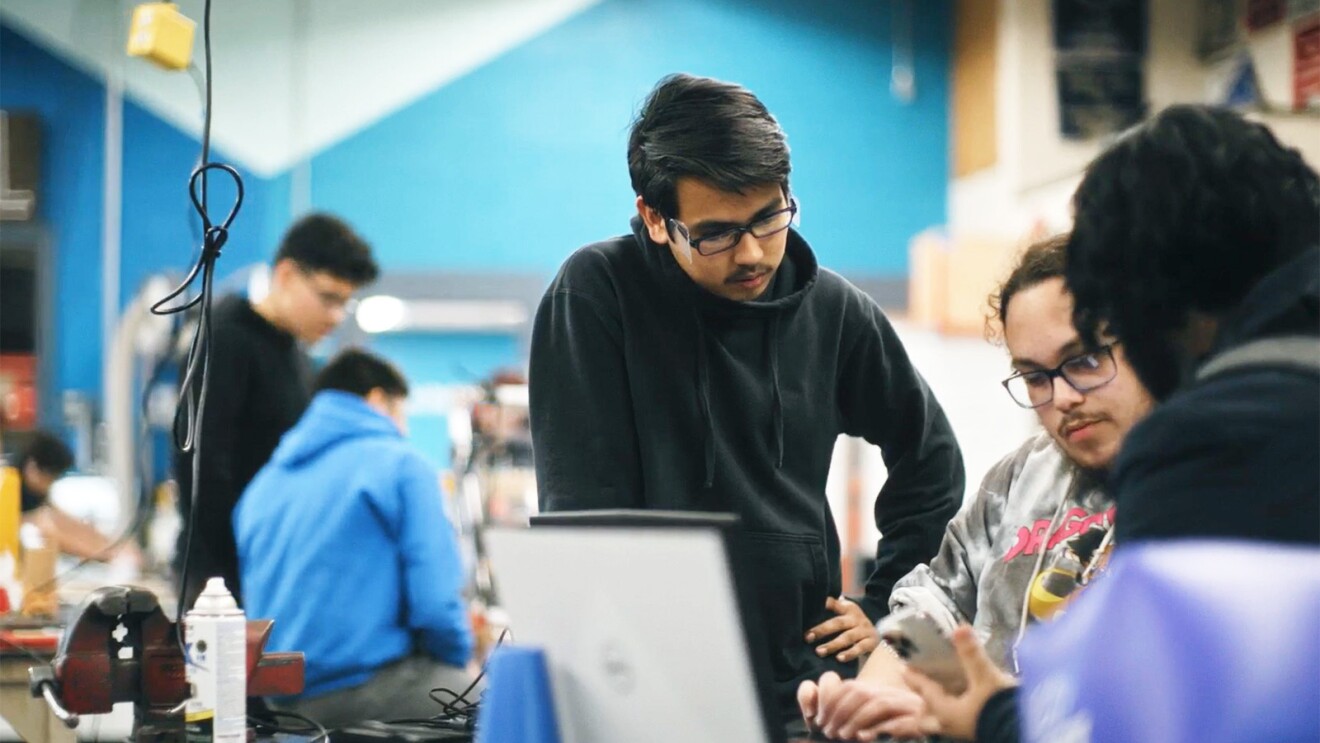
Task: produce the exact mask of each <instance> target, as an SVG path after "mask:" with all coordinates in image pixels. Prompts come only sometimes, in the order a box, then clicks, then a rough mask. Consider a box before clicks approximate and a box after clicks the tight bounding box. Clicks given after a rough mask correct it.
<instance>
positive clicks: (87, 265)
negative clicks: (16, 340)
mask: <svg viewBox="0 0 1320 743" xmlns="http://www.w3.org/2000/svg"><path fill="white" fill-rule="evenodd" d="M0 69H3V70H4V84H3V85H0V107H3V108H5V109H6V110H14V111H18V110H28V111H33V112H35V113H37V114H38V115H40V117H41V123H42V152H41V183H40V186H39V193H38V198H39V199H40V201H39V202H38V207H37V209H38V218H39V219H41V221H42V222H44V223H45V225H46V226H47V228H48V229H49V231H50V247H51V249H52V250H53V251H54V258H55V260H54V266H55V291H56V297H55V302H56V306H57V307H58V310H57V318H56V321H55V363H54V365H53V366H52V368H53V369H54V370H55V380H54V381H55V384H54V385H52V387H53V388H54V389H50V388H48V389H50V394H48V395H47V399H45V400H43V401H42V406H41V407H42V411H41V412H42V420H43V421H44V422H47V423H49V422H50V421H51V420H52V416H55V415H58V411H59V409H60V408H59V405H60V403H59V400H60V393H61V392H62V391H63V390H65V389H69V388H88V389H91V390H96V391H98V392H99V385H100V379H101V366H100V364H101V362H100V358H101V338H100V334H99V333H97V332H86V331H87V329H88V328H89V327H90V328H99V327H100V318H101V260H100V255H101V208H102V203H103V201H102V198H101V185H102V180H103V178H104V175H103V174H104V172H105V171H104V167H105V141H104V140H105V138H104V135H103V132H104V131H105V128H104V121H105V89H104V86H102V85H101V83H100V81H98V80H96V79H94V78H92V77H91V76H89V75H87V74H84V73H83V72H81V71H79V70H75V69H74V68H72V67H70V66H68V65H67V64H65V63H63V62H62V61H60V60H58V59H56V58H55V57H53V56H51V55H50V54H48V53H47V52H46V51H45V50H43V49H41V48H40V47H38V46H37V45H35V44H33V43H32V42H31V41H29V40H28V39H26V38H24V37H23V36H21V35H19V34H18V33H16V32H14V31H13V30H11V29H10V28H8V27H7V26H4V25H0Z"/></svg>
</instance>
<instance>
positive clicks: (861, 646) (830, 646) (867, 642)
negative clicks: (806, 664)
mask: <svg viewBox="0 0 1320 743" xmlns="http://www.w3.org/2000/svg"><path fill="white" fill-rule="evenodd" d="M878 644H879V641H878V640H877V639H876V636H875V629H874V628H872V627H870V626H869V625H868V626H866V627H854V628H853V629H850V630H848V631H847V632H844V633H843V634H841V635H839V636H838V637H836V638H834V639H833V640H830V641H829V642H827V643H825V644H824V645H821V646H820V647H818V648H816V655H819V656H820V657H822V658H823V657H825V656H827V655H833V654H834V653H839V658H838V659H839V660H840V661H849V660H852V659H854V658H856V657H857V656H858V655H861V654H862V653H866V652H870V651H872V650H874V649H875V647H876V645H878ZM845 655H846V656H847V657H844V656H845Z"/></svg>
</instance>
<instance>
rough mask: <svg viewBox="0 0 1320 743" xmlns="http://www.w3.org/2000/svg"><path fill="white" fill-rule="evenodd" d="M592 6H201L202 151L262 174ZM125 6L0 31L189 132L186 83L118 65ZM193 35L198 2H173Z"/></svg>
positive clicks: (16, 5) (146, 66)
mask: <svg viewBox="0 0 1320 743" xmlns="http://www.w3.org/2000/svg"><path fill="white" fill-rule="evenodd" d="M597 2H599V0H443V1H441V0H392V2H388V3H361V2H350V1H349V0H226V1H225V2H218V3H213V7H212V10H211V20H212V33H211V41H212V50H213V52H212V67H213V74H214V89H213V98H214V106H215V112H216V115H215V118H214V120H213V122H212V140H213V142H214V143H215V144H217V145H218V146H220V147H222V148H223V149H225V150H226V151H227V152H228V153H230V154H231V155H232V156H233V157H235V158H236V159H238V160H239V162H240V163H242V164H243V165H244V166H246V167H248V168H251V169H252V170H254V171H256V172H257V173H259V174H261V175H271V174H274V173H276V172H279V171H281V170H283V169H285V168H287V167H289V166H290V165H292V164H294V163H296V162H298V161H299V160H301V159H303V158H304V157H306V156H307V155H308V154H311V153H315V152H317V151H318V150H320V149H322V148H324V147H326V146H328V145H330V144H333V143H334V142H337V141H339V140H341V139H343V138H345V137H347V136H349V135H351V134H352V133H354V132H356V131H359V130H360V129H362V128H364V127H366V126H368V125H370V124H371V123H373V122H375V121H378V120H379V119H381V118H383V117H384V116H386V115H388V114H389V113H391V112H393V111H395V110H398V109H399V108H402V107H403V106H406V105H407V104H408V103H409V102H411V101H413V100H416V99H417V98H418V97H419V96H421V95H424V94H425V93H428V92H430V91H432V90H434V89H436V88H438V87H440V86H442V85H444V84H445V83H447V82H449V81H450V80H453V79H455V78H457V77H459V76H461V75H463V74H465V73H467V72H469V71H470V70H472V69H474V68H476V67H478V66H480V65H481V64H483V63H485V62H488V61H490V60H491V59H493V58H494V57H496V56H498V55H499V54H500V53H502V52H504V51H506V50H507V49H509V48H511V47H514V46H516V45H518V44H520V43H522V42H523V41H526V40H527V39H529V38H531V37H533V36H535V35H536V34H538V33H540V32H542V31H544V30H546V29H548V28H550V27H552V26H554V25H555V24H558V23H560V22H562V21H563V20H565V19H566V18H568V17H570V16H571V15H573V14H574V13H577V12H579V11H581V10H583V9H585V8H587V7H590V6H591V5H594V4H596V3H597ZM136 4H137V3H136V2H132V1H131V0H108V1H105V2H94V3H92V2H84V1H82V0H5V1H4V4H3V5H0V18H3V19H4V20H5V21H6V22H7V23H11V24H13V25H14V26H15V27H17V28H19V29H20V30H22V31H24V32H25V33H28V34H30V35H32V36H34V37H36V39H37V40H38V41H40V42H42V43H43V44H45V45H46V46H48V47H49V48H52V49H54V50H56V51H57V52H58V53H60V54H61V55H63V56H64V57H66V58H67V59H69V60H70V61H72V62H73V63H74V64H76V65H78V66H79V67H81V68H83V69H84V70H86V71H88V72H91V73H92V74H95V75H97V76H105V75H107V74H120V75H123V79H124V84H125V90H126V92H127V94H128V95H129V96H130V97H131V98H133V99H134V100H135V101H137V102H139V103H141V104H142V105H143V106H144V107H146V108H147V109H148V110H150V111H152V112H153V113H155V114H156V115H158V116H160V117H161V118H163V119H165V120H166V121H169V122H171V123H173V124H174V125H175V126H178V127H179V128H181V129H183V130H184V131H187V132H191V133H194V134H199V133H200V131H201V111H202V99H201V95H200V92H199V89H198V84H197V81H196V80H195V79H193V78H192V77H191V76H189V75H188V74H185V73H182V72H166V71H163V70H160V69H158V68H156V67H154V66H153V65H151V64H150V63H147V62H144V61H142V60H138V59H130V58H128V57H127V56H126V55H125V52H124V48H125V45H126V43H127V39H128V24H129V18H130V16H131V14H132V9H133V7H134V6H135V5H136ZM179 7H180V10H181V11H182V12H183V14H184V15H186V16H188V17H189V18H191V19H193V20H195V21H196V22H197V36H196V40H195V43H194V47H193V60H194V62H195V63H196V64H197V66H198V67H199V68H200V67H202V66H203V65H204V58H203V54H202V49H203V47H202V33H201V31H202V24H201V21H202V13H203V2H202V0H180V2H179Z"/></svg>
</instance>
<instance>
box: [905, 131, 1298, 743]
mask: <svg viewBox="0 0 1320 743" xmlns="http://www.w3.org/2000/svg"><path fill="white" fill-rule="evenodd" d="M1073 206H1074V210H1075V214H1076V218H1075V224H1074V227H1073V236H1072V240H1071V241H1070V243H1069V245H1068V254H1067V255H1068V265H1067V270H1066V273H1067V280H1068V286H1069V288H1070V289H1071V290H1072V292H1073V295H1074V298H1075V304H1074V319H1075V322H1076V324H1077V326H1078V331H1079V332H1080V333H1081V335H1082V337H1083V338H1092V339H1094V338H1096V336H1097V333H1098V332H1099V331H1100V330H1101V329H1105V330H1107V331H1108V332H1109V333H1112V334H1113V335H1114V336H1116V337H1117V338H1118V339H1119V340H1120V342H1122V343H1123V344H1124V350H1125V351H1126V353H1127V358H1128V361H1129V363H1131V365H1132V367H1133V369H1134V370H1135V371H1136V373H1137V375H1138V376H1139V377H1141V379H1142V381H1143V382H1144V383H1145V385H1146V387H1147V388H1149V389H1150V391H1151V392H1152V393H1154V394H1155V395H1156V397H1157V398H1159V399H1160V404H1159V405H1158V407H1156V409H1155V411H1154V412H1153V413H1151V415H1150V416H1149V417H1147V418H1146V420H1145V421H1143V422H1142V423H1140V424H1138V425H1137V426H1136V427H1134V428H1133V429H1132V432H1131V433H1130V434H1129V435H1128V437H1127V440H1126V441H1125V442H1124V444H1123V450H1122V452H1121V453H1120V454H1119V457H1118V460H1117V462H1116V463H1115V467H1114V470H1113V472H1112V474H1111V477H1110V491H1111V492H1112V493H1113V494H1114V497H1115V498H1116V500H1117V513H1118V516H1117V519H1116V522H1117V526H1116V528H1115V531H1116V536H1115V543H1116V544H1117V545H1118V547H1117V548H1116V552H1115V554H1116V556H1117V555H1121V554H1122V550H1123V549H1124V547H1125V546H1129V545H1133V544H1139V543H1142V542H1147V543H1148V542H1153V541H1161V540H1171V539H1188V538H1201V539H1231V540H1249V541H1264V542H1273V543H1281V544H1298V545H1309V546H1316V545H1320V471H1317V465H1316V453H1317V452H1318V451H1320V177H1317V175H1316V172H1315V171H1314V170H1312V169H1311V168H1310V167H1309V166H1308V165H1307V164H1306V163H1305V162H1304V161H1303V160H1302V157H1301V155H1300V154H1298V152H1297V151H1296V150H1294V149H1290V148H1287V147H1284V146H1282V145H1280V144H1279V142H1278V141H1277V140H1275V138H1274V135H1273V134H1272V133H1271V132H1270V130H1269V129H1267V128H1266V127H1264V126H1262V125H1261V124H1257V123H1254V122H1251V121H1248V120H1246V119H1245V118H1243V117H1242V116H1241V115H1240V114H1238V113H1235V112H1232V111H1228V110H1224V109H1215V108H1209V107H1205V106H1190V105H1184V106H1173V107H1170V108H1168V109H1165V110H1164V111H1163V112H1161V113H1160V114H1159V115H1158V116H1156V117H1155V118H1153V119H1152V120H1151V121H1149V122H1147V123H1145V124H1143V125H1142V126H1140V127H1138V128H1137V129H1135V130H1133V131H1132V132H1130V133H1129V134H1127V135H1126V136H1125V137H1123V138H1122V139H1121V140H1119V141H1118V142H1117V143H1116V144H1115V145H1114V146H1112V147H1111V148H1110V149H1109V150H1107V151H1106V152H1104V153H1103V154H1101V155H1100V157H1098V158H1096V160H1095V161H1094V162H1093V163H1091V165H1090V166H1089V167H1088V168H1087V172H1086V176H1085V177H1084V178H1083V180H1082V183H1081V185H1080V186H1079V187H1078V189H1077V194H1076V195H1075V196H1074V197H1073ZM1114 592H1115V593H1118V586H1115V591H1114ZM1060 621H1067V617H1064V618H1063V619H1062V620H1060ZM1115 621H1116V622H1127V623H1129V624H1130V625H1132V626H1136V625H1140V624H1143V621H1142V620H1140V619H1139V618H1134V617H1131V616H1128V617H1116V618H1115ZM1301 624H1305V622H1302V623H1301ZM1299 626H1300V625H1299ZM1028 639H1030V638H1028ZM1179 639H1180V641H1183V642H1185V641H1186V638H1179ZM955 641H956V643H957V644H958V648H959V653H960V655H961V656H962V657H963V659H964V665H965V666H966V667H967V668H969V669H970V670H971V674H970V676H971V678H972V683H971V689H969V691H968V692H967V693H966V694H965V695H963V696H962V697H950V696H949V695H947V694H945V693H943V692H942V691H941V690H940V689H938V687H936V686H934V685H933V683H932V682H929V681H928V680H922V679H920V678H917V679H915V682H916V683H917V684H919V685H921V687H922V688H923V689H924V690H925V691H924V693H923V696H925V697H926V699H927V704H928V707H929V708H930V709H931V710H932V711H934V712H935V716H936V717H939V718H940V719H941V723H942V726H943V727H942V729H943V730H944V731H945V732H946V733H951V734H954V735H955V736H957V737H972V735H968V734H969V733H972V734H974V737H975V740H977V741H980V742H981V743H1001V742H1008V741H1016V740H1018V739H1019V738H1020V735H1019V731H1018V723H1019V720H1018V712H1017V698H1018V695H1017V693H1016V689H1015V688H1013V687H1012V685H1011V683H1012V682H1011V680H1009V679H1008V678H1006V677H1004V676H1002V674H1001V675H996V674H994V673H991V672H990V671H989V670H988V669H989V666H988V661H987V660H986V656H985V653H984V651H983V650H982V649H981V648H980V646H979V644H978V643H977V642H976V640H975V639H974V638H973V637H972V636H971V635H970V634H969V633H967V632H966V631H965V630H963V631H961V632H960V633H959V634H958V636H957V637H956V638H955ZM1172 641H1173V638H1170V642H1172ZM1122 652H1123V648H1121V647H1119V648H1115V647H1104V648H1086V647H1079V648H1077V653H1078V654H1083V655H1084V654H1087V653H1095V654H1096V655H1097V656H1099V655H1100V654H1105V655H1107V656H1113V655H1114V654H1115V653H1122ZM1212 655H1213V654H1212ZM1109 662H1113V663H1122V662H1123V661H1121V660H1116V659H1114V658H1112V657H1111V659H1110V661H1109ZM1265 662H1266V663H1268V662H1269V659H1265ZM1212 665H1213V664H1212V662H1210V661H1207V666H1206V668H1205V669H1188V672H1189V673H1196V672H1198V671H1203V672H1205V673H1212V672H1213V671H1210V670H1208V669H1210V668H1211V667H1212ZM1231 682H1232V679H1227V680H1226V682H1225V683H1226V684H1228V686H1227V690H1224V689H1220V690H1219V691H1218V692H1217V693H1219V694H1229V695H1232V694H1235V693H1236V691H1235V690H1234V688H1233V686H1232V683H1231ZM1078 696H1079V697H1084V693H1083V692H1078ZM1151 704H1152V705H1165V700H1164V699H1163V697H1156V698H1152V700H1151ZM1205 706H1206V707H1207V708H1214V706H1215V702H1214V700H1206V705H1205ZM1159 711H1163V707H1161V708H1159ZM1159 711H1152V716H1153V717H1152V719H1155V718H1157V717H1158V714H1159ZM887 732H898V731H896V730H889V731H887Z"/></svg>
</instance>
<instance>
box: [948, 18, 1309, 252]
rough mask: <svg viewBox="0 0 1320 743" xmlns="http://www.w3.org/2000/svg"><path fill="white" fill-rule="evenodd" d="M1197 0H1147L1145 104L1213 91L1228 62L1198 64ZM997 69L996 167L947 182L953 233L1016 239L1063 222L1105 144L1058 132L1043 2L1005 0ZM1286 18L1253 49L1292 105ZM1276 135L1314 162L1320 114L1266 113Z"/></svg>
mask: <svg viewBox="0 0 1320 743" xmlns="http://www.w3.org/2000/svg"><path fill="white" fill-rule="evenodd" d="M1197 5H1198V4H1197V3H1195V2H1190V1H1189V0H1149V16H1148V17H1149V23H1150V26H1149V34H1150V35H1149V39H1148V41H1149V43H1148V51H1147V56H1146V94H1147V100H1148V101H1149V104H1150V110H1151V111H1158V110H1160V109H1161V108H1164V107H1165V106H1168V105H1171V104H1174V103H1195V102H1213V101H1215V100H1217V99H1218V98H1219V96H1220V95H1221V92H1222V90H1223V88H1224V85H1225V84H1226V82H1227V79H1228V76H1229V73H1230V72H1231V68H1232V60H1231V59H1230V60H1223V61H1219V62H1216V63H1214V64H1209V65H1206V64H1203V63H1202V62H1201V61H1200V60H1199V59H1198V57H1197V54H1196V19H1197ZM998 32H999V44H998V53H999V57H998V58H999V67H998V69H997V71H996V76H997V81H998V82H997V90H996V93H997V112H996V124H997V126H998V142H997V144H998V155H999V160H998V162H997V163H996V165H995V166H994V167H992V168H988V169H986V170H983V171H980V172H977V173H974V174H972V175H969V176H966V177H963V178H958V179H955V180H954V181H953V182H952V183H951V185H950V190H949V225H950V228H951V229H952V230H954V231H969V232H978V233H982V234H992V235H1002V236H1007V237H1010V238H1014V239H1018V238H1021V237H1023V236H1025V235H1028V234H1030V233H1032V232H1033V231H1036V230H1040V229H1044V230H1045V231H1048V232H1054V231H1059V230H1063V229H1067V227H1068V226H1069V225H1070V224H1071V221H1072V220H1071V216H1070V210H1069V199H1070V198H1071V196H1072V193H1073V191H1074V190H1075V189H1076V187H1077V184H1078V182H1079V181H1080V179H1081V171H1082V169H1083V168H1084V167H1085V166H1086V164H1087V163H1089V162H1090V161H1091V160H1092V159H1093V158H1094V157H1095V156H1096V155H1097V154H1099V153H1100V151H1101V150H1102V149H1103V148H1104V147H1105V146H1106V145H1107V144H1108V142H1109V141H1110V140H1108V139H1097V140H1092V141H1087V142H1078V141H1070V140H1065V139H1063V137H1062V136H1061V135H1060V134H1059V109H1058V102H1057V94H1056V91H1055V82H1054V50H1053V41H1052V36H1051V27H1050V2H1049V0H1001V2H1000V18H999V27H998ZM1289 33H1290V32H1289V30H1288V27H1287V24H1280V25H1279V26H1276V27H1274V28H1272V29H1268V30H1266V31H1264V32H1260V33H1256V34H1253V35H1252V36H1251V38H1250V42H1249V43H1250V48H1251V52H1252V54H1253V59H1254V60H1255V62H1256V66H1257V72H1258V74H1259V76H1260V78H1261V85H1262V88H1264V93H1265V97H1266V99H1267V100H1268V101H1270V102H1271V103H1272V104H1274V105H1279V106H1283V105H1290V104H1291V94H1292V93H1291V91H1292V88H1291V80H1292V78H1291V64H1292V51H1291V47H1290V46H1289V44H1290V43H1291V37H1290V35H1289ZM1262 118H1263V120H1264V121H1266V123H1267V124H1269V125H1270V126H1271V127H1273V128H1274V130H1275V134H1276V135H1277V136H1279V137H1280V139H1282V140H1283V141H1285V142H1287V143H1288V144H1290V145H1292V146H1294V147H1299V148H1301V149H1302V151H1303V155H1304V156H1305V157H1306V158H1307V159H1308V161H1309V162H1311V163H1312V164H1313V165H1316V166H1320V118H1317V117H1315V116H1269V117H1262Z"/></svg>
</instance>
